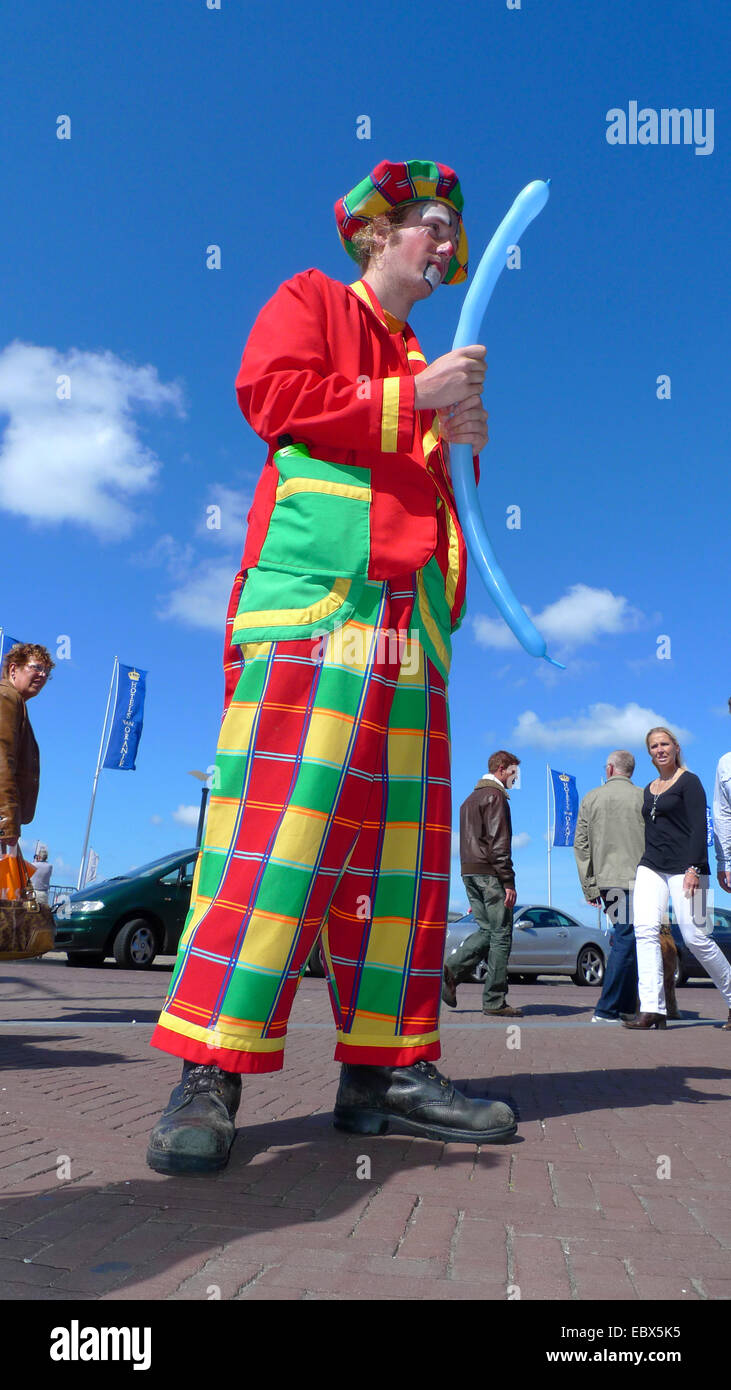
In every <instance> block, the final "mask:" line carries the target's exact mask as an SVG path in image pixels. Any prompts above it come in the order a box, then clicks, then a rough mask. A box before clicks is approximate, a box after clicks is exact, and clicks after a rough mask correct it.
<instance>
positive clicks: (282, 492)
mask: <svg viewBox="0 0 731 1390" xmlns="http://www.w3.org/2000/svg"><path fill="white" fill-rule="evenodd" d="M294 492H327V493H329V494H330V496H331V497H352V498H354V499H355V501H356V502H370V500H371V490H370V488H369V487H366V486H359V485H358V484H357V483H329V482H326V481H325V479H323V478H290V479H289V480H288V482H286V483H280V484H279V487H278V488H277V493H276V500H277V502H283V501H284V499H285V497H291V496H292V493H294Z"/></svg>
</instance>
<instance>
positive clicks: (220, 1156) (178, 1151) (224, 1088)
mask: <svg viewBox="0 0 731 1390" xmlns="http://www.w3.org/2000/svg"><path fill="white" fill-rule="evenodd" d="M240 1100H241V1076H240V1075H239V1073H238V1072H230V1071H221V1068H220V1067H216V1066H210V1067H209V1066H203V1065H200V1064H197V1063H195V1062H185V1063H184V1065H183V1079H182V1081H181V1082H180V1083H179V1085H177V1086H176V1087H175V1090H174V1091H172V1092H171V1095H170V1099H169V1101H168V1103H167V1106H166V1108H165V1110H164V1111H163V1113H162V1115H161V1116H160V1119H159V1120H158V1122H157V1124H156V1125H155V1128H154V1129H153V1131H152V1134H151V1135H150V1142H149V1144H148V1146H147V1163H148V1165H149V1167H150V1168H154V1170H155V1172H156V1173H213V1172H215V1171H216V1169H218V1168H225V1167H226V1164H227V1163H228V1158H229V1154H230V1152H231V1145H232V1144H233V1141H234V1138H235V1136H236V1126H235V1125H234V1120H235V1118H236V1111H237V1110H238V1108H239V1101H240Z"/></svg>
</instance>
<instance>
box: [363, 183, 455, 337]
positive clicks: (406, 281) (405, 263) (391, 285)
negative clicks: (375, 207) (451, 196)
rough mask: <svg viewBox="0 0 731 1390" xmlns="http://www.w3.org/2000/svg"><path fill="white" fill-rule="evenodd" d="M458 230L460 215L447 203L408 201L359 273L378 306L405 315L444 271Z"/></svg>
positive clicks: (428, 295)
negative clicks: (377, 300) (377, 301)
mask: <svg viewBox="0 0 731 1390" xmlns="http://www.w3.org/2000/svg"><path fill="white" fill-rule="evenodd" d="M459 234H460V222H459V217H458V215H457V213H456V212H455V211H454V209H453V208H450V207H449V206H448V205H447V204H446V203H438V202H432V201H429V200H428V199H424V200H423V201H421V202H418V203H413V204H412V205H411V206H410V207H409V208H408V211H407V212H406V215H405V218H404V220H403V222H399V224H398V226H396V227H393V228H391V229H390V231H389V233H388V234H387V236H386V237H385V240H384V241H383V243H382V246H381V248H380V250H379V251H378V252H377V253H376V254H375V255H374V256H373V257H372V259H371V261H370V263H369V265H368V268H367V270H366V272H365V275H364V279H366V280H367V282H368V284H370V285H371V286H372V288H373V289H374V290H375V292H376V294H377V296H378V298H379V299H380V301H381V304H382V305H383V307H384V308H386V309H388V310H389V311H390V313H392V314H394V315H395V316H396V317H397V318H400V319H406V318H407V317H408V315H409V313H410V312H411V309H412V308H413V306H414V304H415V303H416V302H417V301H418V300H422V299H428V298H429V297H430V296H431V295H432V294H433V293H434V290H435V289H436V288H437V287H438V286H439V285H441V284H442V282H443V280H444V277H445V275H446V274H447V272H448V270H449V265H450V262H451V260H452V257H453V256H454V254H455V250H456V247H457V244H458V240H459Z"/></svg>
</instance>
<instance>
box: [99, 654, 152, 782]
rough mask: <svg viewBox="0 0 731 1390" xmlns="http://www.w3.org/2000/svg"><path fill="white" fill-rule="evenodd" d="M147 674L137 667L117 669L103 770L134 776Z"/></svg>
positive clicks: (119, 667) (120, 665)
mask: <svg viewBox="0 0 731 1390" xmlns="http://www.w3.org/2000/svg"><path fill="white" fill-rule="evenodd" d="M146 675H147V672H146V671H138V670H136V669H135V667H134V666H122V664H121V662H120V664H119V666H118V667H117V697H116V700H115V702H114V712H113V714H112V723H111V727H110V730H109V738H108V739H107V747H106V752H105V754H104V762H103V763H102V767H116V768H117V770H118V771H120V772H134V770H135V758H136V756H137V747H138V745H139V741H140V735H141V733H142V717H143V714H144V709H145V677H146Z"/></svg>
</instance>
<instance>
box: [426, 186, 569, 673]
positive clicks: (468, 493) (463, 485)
mask: <svg viewBox="0 0 731 1390" xmlns="http://www.w3.org/2000/svg"><path fill="white" fill-rule="evenodd" d="M550 182H551V180H550V179H547V180H546V182H545V183H544V182H543V181H542V180H541V179H535V180H534V181H533V183H529V184H527V185H526V187H525V188H524V189H523V191H522V192H521V193H519V194H518V196H517V198H516V199H515V202H514V203H513V206H512V207H511V209H510V211H509V212H508V213H507V215H506V216H505V217H504V218H503V220H502V222H501V223H500V226H499V227H498V229H497V231H496V233H495V235H494V237H493V238H492V241H491V242H490V244H489V246H488V247H487V250H486V251H485V252H484V255H483V257H482V260H481V261H480V264H479V266H478V267H477V271H476V274H475V277H474V280H473V281H472V284H471V285H470V288H469V290H468V291H467V295H466V297H465V302H464V304H463V305H462V313H461V314H460V316H459V323H458V324H457V332H456V333H455V335H454V342H453V343H452V347H453V348H460V347H467V346H468V345H469V344H470V343H478V342H479V341H480V338H479V334H480V329H481V327H482V320H483V318H484V316H485V311H486V309H487V305H488V302H489V299H490V296H491V294H492V292H493V290H494V288H495V285H496V283H497V279H498V276H499V274H500V272H501V270H502V269H503V268H504V266H505V262H506V260H507V254H508V247H510V246H514V245H515V244H516V243H517V242H518V241H519V239H520V237H521V236H522V235H523V232H524V231H525V229H526V227H527V226H528V225H529V223H530V222H532V221H533V218H534V217H537V216H538V213H539V212H541V210H542V209H543V208H544V207H545V206H546V203H547V201H548V190H549V184H550ZM450 458H451V465H452V483H453V485H454V495H455V498H456V501H457V511H458V514H459V519H460V525H461V527H462V531H463V533H464V538H465V541H466V543H467V549H468V551H469V554H470V558H471V560H472V561H473V562H474V564H475V565H476V567H477V570H478V572H479V574H480V576H481V578H482V580H483V583H484V584H485V587H486V589H487V592H488V593H489V595H490V597H491V599H492V600H493V602H494V603H495V604H496V606H497V608H498V609H499V611H500V613H501V614H502V616H503V618H504V619H505V621H506V623H507V624H508V627H509V628H510V629H511V631H512V632H514V633H515V636H516V637H517V639H518V641H519V642H520V643H521V644H522V646H523V647H524V648H525V650H526V651H527V652H529V653H530V655H531V656H539V657H544V658H545V660H546V661H550V663H551V665H552V666H558V667H559V668H560V669H561V670H562V671H563V670H564V669H565V667H563V666H562V665H561V662H559V661H554V660H553V658H552V657H550V656H549V655H548V653H547V651H546V643H545V641H544V639H543V637H542V636H541V634H540V632H539V631H538V629H537V628H536V627H535V626H534V624H533V623H532V622H531V620H530V618H529V617H528V614H527V613H526V612H525V610H524V609H523V608H522V607H521V605H520V603H519V602H518V600H517V598H516V597H515V594H514V593H513V590H512V589H511V587H510V585H509V583H508V581H507V579H506V578H505V575H504V574H503V571H502V570H501V568H500V566H499V564H498V562H497V558H496V556H495V552H494V550H493V548H492V545H491V544H490V539H489V537H488V534H487V531H486V530H485V523H484V521H483V519H482V511H481V508H480V502H479V499H478V496H477V487H476V484H475V473H474V467H473V463H472V449H471V447H470V445H469V444H452V445H451V446H450Z"/></svg>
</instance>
